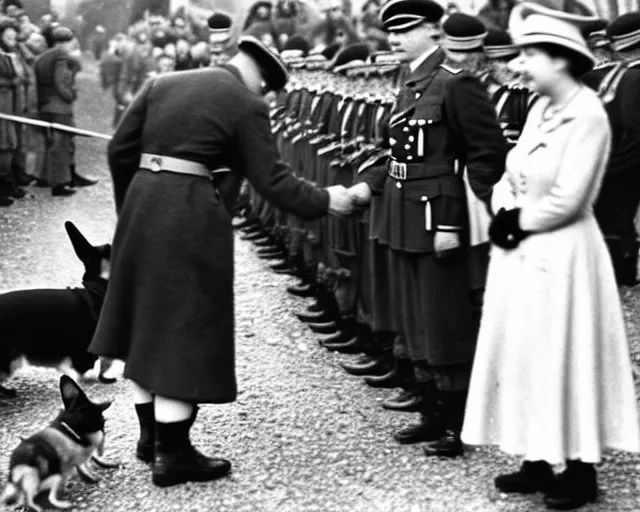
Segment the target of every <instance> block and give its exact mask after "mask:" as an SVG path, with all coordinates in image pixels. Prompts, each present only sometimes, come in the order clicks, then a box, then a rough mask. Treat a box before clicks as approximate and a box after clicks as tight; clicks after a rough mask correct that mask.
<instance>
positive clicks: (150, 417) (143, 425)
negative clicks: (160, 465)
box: [135, 402, 156, 464]
mask: <svg viewBox="0 0 640 512" xmlns="http://www.w3.org/2000/svg"><path fill="white" fill-rule="evenodd" d="M135 408H136V415H137V416H138V423H139V424H140V437H139V438H138V443H137V445H136V457H137V458H138V459H139V460H141V461H142V462H145V463H147V464H151V463H152V462H153V458H154V456H155V429H156V421H155V413H154V410H153V402H149V403H146V404H136V406H135Z"/></svg>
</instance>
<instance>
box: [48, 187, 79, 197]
mask: <svg viewBox="0 0 640 512" xmlns="http://www.w3.org/2000/svg"><path fill="white" fill-rule="evenodd" d="M75 193H76V191H75V190H73V189H72V188H68V187H67V186H66V185H56V186H55V187H53V188H52V189H51V195H52V196H57V197H68V196H72V195H73V194H75Z"/></svg>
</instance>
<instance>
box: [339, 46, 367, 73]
mask: <svg viewBox="0 0 640 512" xmlns="http://www.w3.org/2000/svg"><path fill="white" fill-rule="evenodd" d="M369 53H370V52H369V46H368V45H366V44H363V43H356V44H352V45H350V46H347V47H346V48H345V49H343V50H341V51H340V52H339V53H338V55H336V58H335V60H334V63H333V71H335V72H337V73H339V72H340V71H343V70H345V69H349V68H352V67H357V66H364V65H365V64H366V61H367V57H369Z"/></svg>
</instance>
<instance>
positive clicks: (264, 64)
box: [238, 36, 289, 91]
mask: <svg viewBox="0 0 640 512" xmlns="http://www.w3.org/2000/svg"><path fill="white" fill-rule="evenodd" d="M238 48H239V49H240V51H242V52H244V53H246V54H247V55H249V56H251V58H252V59H253V60H254V61H255V62H256V64H257V65H258V67H259V68H260V70H261V71H262V78H263V79H264V81H265V82H266V83H267V86H268V87H269V89H271V90H273V91H278V90H280V89H282V88H283V87H284V86H285V85H286V83H287V81H288V80H289V74H288V73H287V67H286V66H285V65H284V63H283V62H282V59H280V57H278V55H276V54H275V53H273V52H272V51H271V50H269V48H267V47H266V46H265V45H264V44H262V43H261V42H260V41H259V40H258V39H256V38H255V37H253V36H242V37H241V38H240V39H239V40H238Z"/></svg>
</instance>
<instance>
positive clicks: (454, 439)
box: [424, 430, 464, 457]
mask: <svg viewBox="0 0 640 512" xmlns="http://www.w3.org/2000/svg"><path fill="white" fill-rule="evenodd" d="M463 453H464V446H463V444H462V441H461V440H460V434H459V433H458V432H455V431H453V430H447V431H446V432H445V433H444V434H443V435H442V437H441V438H440V439H438V440H437V441H433V442H430V443H429V444H428V445H427V446H425V447H424V454H425V455H426V456H427V457H458V456H459V455H462V454H463Z"/></svg>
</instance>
